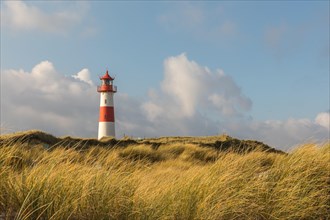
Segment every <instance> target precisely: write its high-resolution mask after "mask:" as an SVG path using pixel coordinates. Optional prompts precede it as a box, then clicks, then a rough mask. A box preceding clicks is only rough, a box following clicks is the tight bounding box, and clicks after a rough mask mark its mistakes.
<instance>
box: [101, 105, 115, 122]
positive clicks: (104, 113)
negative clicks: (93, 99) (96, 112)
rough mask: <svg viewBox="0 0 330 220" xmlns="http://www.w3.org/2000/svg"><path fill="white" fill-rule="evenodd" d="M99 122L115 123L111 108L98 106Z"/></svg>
mask: <svg viewBox="0 0 330 220" xmlns="http://www.w3.org/2000/svg"><path fill="white" fill-rule="evenodd" d="M99 121H106V122H115V112H114V109H113V107H112V106H100V118H99Z"/></svg>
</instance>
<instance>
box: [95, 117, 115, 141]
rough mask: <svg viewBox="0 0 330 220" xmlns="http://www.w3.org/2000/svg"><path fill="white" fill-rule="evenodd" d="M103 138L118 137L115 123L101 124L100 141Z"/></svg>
mask: <svg viewBox="0 0 330 220" xmlns="http://www.w3.org/2000/svg"><path fill="white" fill-rule="evenodd" d="M102 137H116V134H115V123H114V122H103V121H102V122H101V121H100V122H99V133H98V139H99V140H100V139H101V138H102Z"/></svg>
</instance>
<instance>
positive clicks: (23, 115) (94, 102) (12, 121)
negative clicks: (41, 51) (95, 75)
mask: <svg viewBox="0 0 330 220" xmlns="http://www.w3.org/2000/svg"><path fill="white" fill-rule="evenodd" d="M86 73H89V72H88V70H87V69H83V70H82V71H81V72H79V73H77V74H74V75H73V76H64V75H63V74H60V73H58V72H57V71H56V69H55V68H54V66H53V64H52V63H51V62H49V61H43V62H41V63H39V64H37V65H36V66H35V67H34V68H33V69H32V71H31V72H25V71H24V70H5V71H4V72H2V73H1V126H5V129H8V130H14V131H16V130H25V129H42V130H45V131H48V132H52V133H54V134H56V135H65V134H67V135H81V136H90V135H93V136H94V135H96V131H95V126H97V120H98V115H97V113H98V104H99V103H98V96H97V93H96V91H95V88H94V87H93V86H91V84H90V83H86V82H84V81H82V80H86V79H87V81H89V80H88V79H89V78H88V77H86V76H88V75H89V74H86Z"/></svg>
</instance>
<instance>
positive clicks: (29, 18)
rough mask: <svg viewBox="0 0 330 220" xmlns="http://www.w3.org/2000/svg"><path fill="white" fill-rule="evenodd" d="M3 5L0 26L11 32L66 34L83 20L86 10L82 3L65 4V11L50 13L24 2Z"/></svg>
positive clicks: (9, 2)
mask: <svg viewBox="0 0 330 220" xmlns="http://www.w3.org/2000/svg"><path fill="white" fill-rule="evenodd" d="M50 4H51V3H50ZM3 5H4V7H2V8H1V20H2V22H1V25H4V26H5V27H9V28H10V29H13V30H40V31H44V32H51V33H65V32H67V31H68V30H69V29H70V28H72V27H73V26H74V25H77V24H79V23H80V22H81V21H82V20H83V18H84V16H85V14H86V12H87V10H88V6H87V4H86V3H84V2H78V3H75V4H74V5H73V6H71V5H67V4H66V8H65V9H62V10H59V11H52V12H46V11H43V10H41V9H40V8H38V7H36V6H33V5H31V3H27V2H24V1H4V2H3ZM70 6H71V7H70Z"/></svg>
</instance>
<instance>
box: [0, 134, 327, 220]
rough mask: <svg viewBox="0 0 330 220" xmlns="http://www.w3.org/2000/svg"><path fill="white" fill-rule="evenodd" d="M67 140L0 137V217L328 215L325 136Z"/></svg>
mask: <svg viewBox="0 0 330 220" xmlns="http://www.w3.org/2000/svg"><path fill="white" fill-rule="evenodd" d="M64 144H65V143H64ZM64 144H63V146H56V147H53V148H52V147H50V148H45V147H44V146H42V145H40V144H27V143H26V144H24V143H21V142H20V143H18V142H15V141H10V139H8V141H3V142H2V144H1V146H0V219H330V197H329V195H330V173H329V172H330V167H329V162H330V145H329V144H328V143H326V144H323V146H317V145H315V144H310V145H304V146H301V147H298V148H297V149H295V150H294V151H292V152H290V153H289V154H278V153H267V152H262V151H253V152H249V153H245V154H237V153H234V152H221V151H217V150H215V149H211V148H201V147H199V146H197V145H194V144H191V143H189V144H179V143H171V144H169V145H166V144H163V145H161V146H160V147H159V148H153V147H152V146H149V145H147V144H145V145H134V144H133V145H130V146H127V147H121V148H106V147H99V146H92V147H89V148H87V149H80V150H78V149H75V148H66V147H65V146H64Z"/></svg>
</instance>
